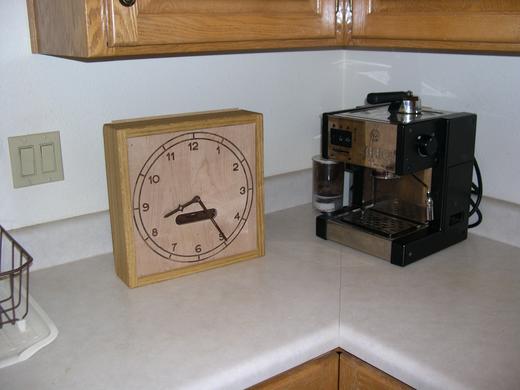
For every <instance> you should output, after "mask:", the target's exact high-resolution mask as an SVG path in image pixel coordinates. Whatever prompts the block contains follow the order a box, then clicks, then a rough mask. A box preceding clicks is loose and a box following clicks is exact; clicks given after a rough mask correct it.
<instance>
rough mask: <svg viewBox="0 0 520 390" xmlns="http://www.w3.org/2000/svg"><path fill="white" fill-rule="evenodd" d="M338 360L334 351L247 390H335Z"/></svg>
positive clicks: (336, 386)
mask: <svg viewBox="0 0 520 390" xmlns="http://www.w3.org/2000/svg"><path fill="white" fill-rule="evenodd" d="M338 359H339V356H338V353H337V352H336V351H333V352H329V353H327V354H325V355H323V356H320V357H318V358H316V359H313V360H310V361H308V362H306V363H303V364H302V365H300V366H298V367H295V368H292V369H290V370H289V371H286V372H284V373H281V374H279V375H277V376H275V377H273V378H271V379H268V380H266V381H264V382H262V383H259V384H257V385H255V386H253V387H251V388H250V389H249V390H336V389H337V388H338Z"/></svg>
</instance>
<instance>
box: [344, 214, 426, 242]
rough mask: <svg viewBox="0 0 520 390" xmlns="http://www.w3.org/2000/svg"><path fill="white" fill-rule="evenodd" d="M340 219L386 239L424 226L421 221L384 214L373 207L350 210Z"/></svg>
mask: <svg viewBox="0 0 520 390" xmlns="http://www.w3.org/2000/svg"><path fill="white" fill-rule="evenodd" d="M340 220H341V221H342V222H346V223H350V224H352V225H354V226H357V227H360V228H363V229H365V230H367V231H370V232H372V233H375V234H377V235H380V236H383V237H385V238H388V239H393V238H396V237H399V236H403V235H406V234H408V233H412V232H414V231H417V229H420V228H422V227H424V226H425V225H424V224H421V223H414V222H411V221H409V220H405V219H401V218H396V217H393V216H390V215H386V214H384V213H382V212H380V211H378V210H376V209H373V208H369V209H364V210H362V209H358V210H354V211H351V212H349V213H347V214H344V215H342V216H341V219H340Z"/></svg>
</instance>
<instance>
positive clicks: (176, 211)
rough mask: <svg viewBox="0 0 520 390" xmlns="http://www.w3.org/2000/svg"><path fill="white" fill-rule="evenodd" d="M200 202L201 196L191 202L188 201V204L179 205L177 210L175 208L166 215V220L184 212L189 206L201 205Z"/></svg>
mask: <svg viewBox="0 0 520 390" xmlns="http://www.w3.org/2000/svg"><path fill="white" fill-rule="evenodd" d="M199 202H200V196H198V195H195V196H194V197H193V199H192V200H190V201H188V202H186V203H182V204H180V205H178V206H177V207H176V208H174V209H173V210H172V211H170V212H168V213H166V214H164V218H168V217H171V216H172V215H173V214H175V213H178V212H179V211H182V210H184V209H185V208H186V207H188V206H189V205H192V204H193V203H199Z"/></svg>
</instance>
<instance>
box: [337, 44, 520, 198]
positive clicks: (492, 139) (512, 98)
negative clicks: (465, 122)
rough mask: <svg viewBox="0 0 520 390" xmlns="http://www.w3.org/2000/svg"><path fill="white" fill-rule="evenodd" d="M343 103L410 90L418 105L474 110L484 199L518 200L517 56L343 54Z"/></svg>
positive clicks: (519, 110)
mask: <svg viewBox="0 0 520 390" xmlns="http://www.w3.org/2000/svg"><path fill="white" fill-rule="evenodd" d="M345 55H346V57H345V64H344V67H345V77H346V78H345V105H346V106H347V107H351V106H354V105H357V104H360V103H361V99H362V97H363V96H366V94H367V93H368V92H373V91H379V90H382V91H391V90H408V89H410V90H412V91H414V92H415V93H416V94H419V95H420V96H421V97H422V102H423V105H425V106H430V107H435V108H441V109H445V110H450V111H467V112H473V113H476V114H477V149H476V157H477V160H478V162H479V165H480V168H481V170H482V174H483V176H484V194H485V195H486V196H488V197H492V198H496V199H501V200H506V201H509V202H513V203H520V180H519V178H520V163H519V158H518V156H519V152H520V98H519V97H518V96H519V91H520V57H512V56H482V55H462V54H428V53H399V52H377V51H353V50H351V51H346V52H345Z"/></svg>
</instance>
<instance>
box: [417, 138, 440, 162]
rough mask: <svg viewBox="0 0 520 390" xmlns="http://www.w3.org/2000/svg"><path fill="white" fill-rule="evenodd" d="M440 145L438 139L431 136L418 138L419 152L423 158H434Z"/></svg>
mask: <svg viewBox="0 0 520 390" xmlns="http://www.w3.org/2000/svg"><path fill="white" fill-rule="evenodd" d="M438 147H439V143H438V142H437V138H435V136H431V135H425V134H423V135H420V136H418V137H417V152H418V153H419V155H420V156H422V157H433V156H435V153H437V149H438Z"/></svg>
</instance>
